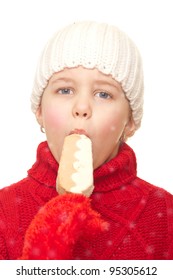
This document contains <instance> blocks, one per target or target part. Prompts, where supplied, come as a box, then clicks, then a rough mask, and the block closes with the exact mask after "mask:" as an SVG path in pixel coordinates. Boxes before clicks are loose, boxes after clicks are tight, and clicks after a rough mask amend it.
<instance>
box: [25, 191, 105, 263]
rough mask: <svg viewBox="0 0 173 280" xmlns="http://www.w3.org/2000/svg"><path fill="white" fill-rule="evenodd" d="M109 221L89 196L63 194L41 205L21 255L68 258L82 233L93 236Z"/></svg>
mask: <svg viewBox="0 0 173 280" xmlns="http://www.w3.org/2000/svg"><path fill="white" fill-rule="evenodd" d="M106 230H108V224H107V223H106V222H104V221H103V220H102V219H101V218H100V215H99V214H98V213H97V212H96V211H94V210H93V209H92V208H91V205H90V199H89V198H87V197H85V196H83V195H80V194H64V195H59V196H57V197H55V198H53V199H51V200H50V201H49V202H48V203H46V204H45V206H44V207H42V208H41V209H40V211H39V212H38V214H37V215H36V216H35V218H34V219H33V221H32V222H31V224H30V226H29V227H28V230H27V232H26V235H25V240H24V247H23V253H22V256H21V258H20V259H25V260H26V259H27V260H28V259H30V260H33V259H34V260H38V259H39V260H67V259H72V258H73V248H74V245H75V243H76V241H77V240H78V239H79V238H80V237H81V236H87V237H90V238H92V237H93V236H95V235H97V234H98V232H100V231H106Z"/></svg>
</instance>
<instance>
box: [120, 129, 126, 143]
mask: <svg viewBox="0 0 173 280" xmlns="http://www.w3.org/2000/svg"><path fill="white" fill-rule="evenodd" d="M125 141H126V135H125V133H124V132H123V134H122V135H121V137H120V142H121V143H123V142H125Z"/></svg>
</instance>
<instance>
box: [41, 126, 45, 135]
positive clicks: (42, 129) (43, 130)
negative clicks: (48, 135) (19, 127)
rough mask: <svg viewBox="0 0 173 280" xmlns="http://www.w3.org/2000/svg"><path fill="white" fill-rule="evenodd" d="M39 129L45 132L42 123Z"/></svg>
mask: <svg viewBox="0 0 173 280" xmlns="http://www.w3.org/2000/svg"><path fill="white" fill-rule="evenodd" d="M40 130H41V132H42V133H45V129H44V127H43V126H42V125H41V126H40Z"/></svg>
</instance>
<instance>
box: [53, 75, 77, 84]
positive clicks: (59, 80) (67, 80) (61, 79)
mask: <svg viewBox="0 0 173 280" xmlns="http://www.w3.org/2000/svg"><path fill="white" fill-rule="evenodd" d="M57 82H73V80H72V79H71V78H69V77H68V78H65V77H62V78H61V77H60V78H56V79H54V80H53V81H52V84H55V83H57Z"/></svg>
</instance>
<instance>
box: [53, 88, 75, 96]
mask: <svg viewBox="0 0 173 280" xmlns="http://www.w3.org/2000/svg"><path fill="white" fill-rule="evenodd" d="M57 92H58V93H59V94H62V95H64V94H66V95H68V94H72V93H73V92H72V90H71V89H69V88H61V89H59V90H58V91H57Z"/></svg>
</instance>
